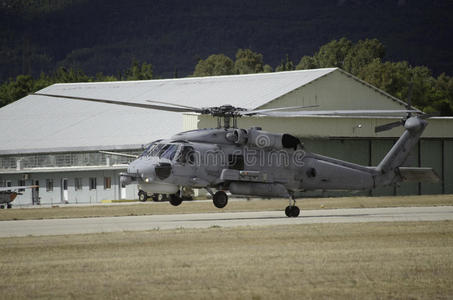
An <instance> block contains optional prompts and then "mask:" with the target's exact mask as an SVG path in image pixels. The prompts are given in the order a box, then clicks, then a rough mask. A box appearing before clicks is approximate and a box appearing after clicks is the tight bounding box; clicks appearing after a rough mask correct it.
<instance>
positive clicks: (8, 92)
mask: <svg viewBox="0 0 453 300" xmlns="http://www.w3.org/2000/svg"><path fill="white" fill-rule="evenodd" d="M32 90H33V77H31V76H30V75H19V76H17V77H16V80H10V81H9V82H6V83H4V84H2V86H1V87H0V100H1V102H2V103H1V104H2V106H3V105H6V104H9V103H11V102H14V101H16V100H17V99H20V98H23V97H25V96H27V95H28V94H29V93H30V92H31V91H32Z"/></svg>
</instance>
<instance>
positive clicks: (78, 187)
mask: <svg viewBox="0 0 453 300" xmlns="http://www.w3.org/2000/svg"><path fill="white" fill-rule="evenodd" d="M74 189H75V190H76V191H80V190H81V189H82V178H74Z"/></svg>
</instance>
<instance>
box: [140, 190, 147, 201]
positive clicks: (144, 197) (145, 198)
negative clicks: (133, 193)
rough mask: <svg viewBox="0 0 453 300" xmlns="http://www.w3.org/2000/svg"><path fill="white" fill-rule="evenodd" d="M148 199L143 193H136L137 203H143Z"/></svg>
mask: <svg viewBox="0 0 453 300" xmlns="http://www.w3.org/2000/svg"><path fill="white" fill-rule="evenodd" d="M147 199H148V195H147V194H146V192H144V191H139V192H138V201H141V202H145V201H146V200H147Z"/></svg>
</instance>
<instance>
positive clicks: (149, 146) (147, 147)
mask: <svg viewBox="0 0 453 300" xmlns="http://www.w3.org/2000/svg"><path fill="white" fill-rule="evenodd" d="M153 146H154V145H153V144H149V145H148V146H146V148H145V150H143V153H142V155H140V156H146V155H148V152H149V149H151V148H152V147H153Z"/></svg>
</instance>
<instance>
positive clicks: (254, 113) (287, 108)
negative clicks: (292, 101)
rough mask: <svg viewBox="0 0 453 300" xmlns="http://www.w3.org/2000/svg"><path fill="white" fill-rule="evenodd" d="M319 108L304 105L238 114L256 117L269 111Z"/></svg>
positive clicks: (247, 111)
mask: <svg viewBox="0 0 453 300" xmlns="http://www.w3.org/2000/svg"><path fill="white" fill-rule="evenodd" d="M312 107H319V105H306V106H289V107H278V108H267V109H256V110H246V111H240V112H238V113H239V114H240V115H241V116H249V115H256V114H261V113H265V112H271V111H280V110H293V109H303V108H312Z"/></svg>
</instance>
